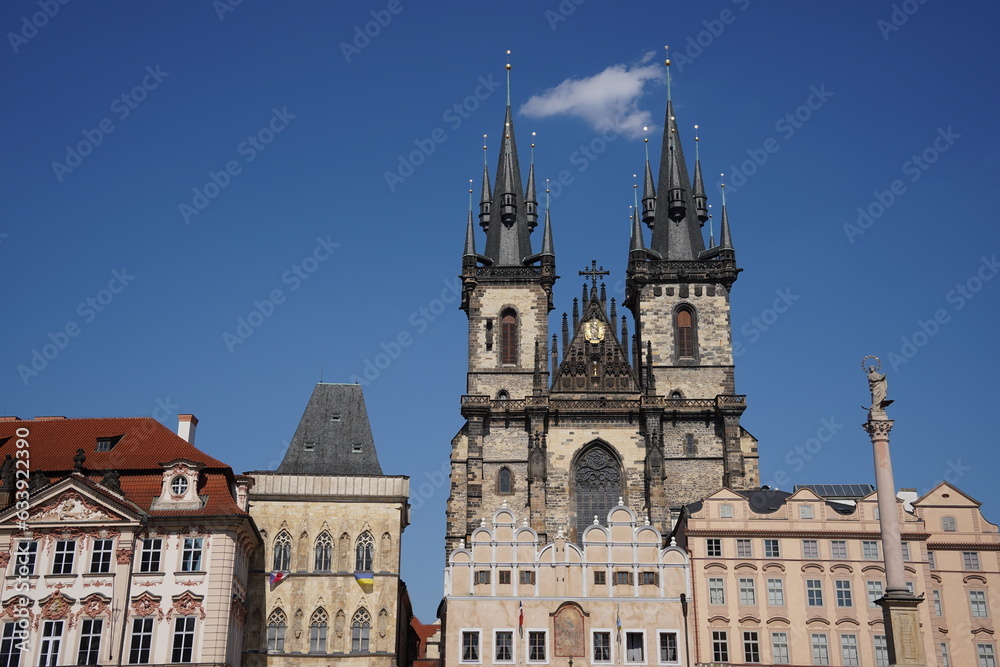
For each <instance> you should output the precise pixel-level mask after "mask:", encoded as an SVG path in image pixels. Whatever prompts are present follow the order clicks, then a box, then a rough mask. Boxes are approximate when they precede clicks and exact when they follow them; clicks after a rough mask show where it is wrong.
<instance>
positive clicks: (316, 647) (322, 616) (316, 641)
mask: <svg viewBox="0 0 1000 667" xmlns="http://www.w3.org/2000/svg"><path fill="white" fill-rule="evenodd" d="M329 618H330V617H329V616H328V615H327V613H326V610H324V609H322V608H320V609H317V610H316V611H314V612H313V615H312V618H311V619H309V652H310V653H326V628H327V622H328V620H329Z"/></svg>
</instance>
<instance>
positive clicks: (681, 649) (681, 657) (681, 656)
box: [656, 628, 684, 665]
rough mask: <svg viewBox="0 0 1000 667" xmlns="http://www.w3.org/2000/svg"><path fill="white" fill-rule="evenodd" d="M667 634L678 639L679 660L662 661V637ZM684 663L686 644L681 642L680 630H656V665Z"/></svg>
mask: <svg viewBox="0 0 1000 667" xmlns="http://www.w3.org/2000/svg"><path fill="white" fill-rule="evenodd" d="M666 634H672V635H674V637H675V638H676V639H677V660H667V661H663V660H660V637H661V636H663V635H666ZM683 663H684V642H683V641H681V631H680V629H676V630H675V629H673V628H667V629H662V628H660V629H657V630H656V664H658V665H680V664H683Z"/></svg>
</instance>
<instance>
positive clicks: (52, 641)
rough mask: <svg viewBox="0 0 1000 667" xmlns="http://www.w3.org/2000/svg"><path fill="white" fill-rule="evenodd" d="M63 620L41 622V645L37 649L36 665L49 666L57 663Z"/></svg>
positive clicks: (39, 666)
mask: <svg viewBox="0 0 1000 667" xmlns="http://www.w3.org/2000/svg"><path fill="white" fill-rule="evenodd" d="M62 633H63V622H62V621H45V622H44V623H42V647H41V651H39V658H38V667H50V666H52V665H58V664H59V648H60V646H61V645H62Z"/></svg>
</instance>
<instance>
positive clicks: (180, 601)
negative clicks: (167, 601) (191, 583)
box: [167, 591, 205, 621]
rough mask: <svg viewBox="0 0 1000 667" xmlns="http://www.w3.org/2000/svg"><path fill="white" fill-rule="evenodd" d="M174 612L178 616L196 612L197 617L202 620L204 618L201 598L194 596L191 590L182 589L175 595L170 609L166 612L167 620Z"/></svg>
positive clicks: (190, 614)
mask: <svg viewBox="0 0 1000 667" xmlns="http://www.w3.org/2000/svg"><path fill="white" fill-rule="evenodd" d="M174 612H176V613H177V615H178V616H193V615H194V614H196V613H197V614H198V617H199V618H201V619H203V620H204V618H205V608H204V607H202V606H201V598H198V597H196V596H195V595H194V594H193V593H191V591H184V592H183V593H181V594H180V595H178V596H177V598H176V599H175V600H174V604H173V606H172V607H171V608H170V611H168V612H167V620H168V621H169V620H170V617H171V616H173V615H174Z"/></svg>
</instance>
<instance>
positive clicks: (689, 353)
mask: <svg viewBox="0 0 1000 667" xmlns="http://www.w3.org/2000/svg"><path fill="white" fill-rule="evenodd" d="M675 318H676V330H677V356H678V357H687V358H693V357H694V356H695V340H694V339H695V336H694V312H692V310H691V309H690V308H687V307H683V308H680V309H679V310H678V311H677V315H676V316H675Z"/></svg>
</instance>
